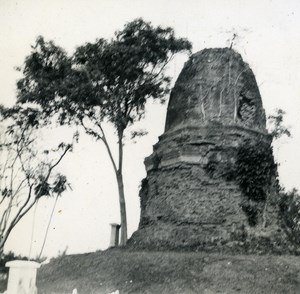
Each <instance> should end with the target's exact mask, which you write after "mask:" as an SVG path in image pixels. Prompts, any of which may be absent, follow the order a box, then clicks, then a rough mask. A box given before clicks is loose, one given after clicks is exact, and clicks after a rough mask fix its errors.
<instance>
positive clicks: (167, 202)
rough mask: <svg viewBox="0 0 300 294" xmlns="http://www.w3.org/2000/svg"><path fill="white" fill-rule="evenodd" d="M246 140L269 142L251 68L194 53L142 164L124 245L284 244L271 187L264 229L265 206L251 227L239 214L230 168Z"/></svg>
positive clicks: (215, 54)
mask: <svg viewBox="0 0 300 294" xmlns="http://www.w3.org/2000/svg"><path fill="white" fill-rule="evenodd" d="M246 140H249V142H251V143H252V144H256V143H258V142H261V141H264V142H266V143H267V144H271V137H270V136H269V135H268V133H267V131H266V118H265V113H264V109H263V107H262V101H261V97H260V93H259V90H258V87H257V84H256V81H255V77H254V75H253V73H252V71H251V69H250V68H249V66H248V65H247V64H246V63H244V62H243V60H242V58H241V56H240V55H239V54H238V53H236V52H235V51H233V50H231V49H228V48H226V49H205V50H203V51H201V52H198V53H196V54H194V55H193V56H192V57H191V58H190V60H189V61H188V62H187V63H186V64H185V66H184V68H183V70H182V72H181V74H180V76H179V78H178V80H177V81H176V84H175V86H174V89H173V91H172V92H171V97H170V101H169V105H168V112H167V120H166V126H165V133H164V134H163V135H162V136H160V138H159V142H158V143H157V144H156V145H154V147H153V154H152V155H150V156H149V157H147V158H146V159H145V165H146V170H147V177H146V179H145V180H144V181H143V185H142V188H141V191H140V198H141V219H140V225H139V229H138V231H137V232H135V233H134V234H133V237H132V238H131V240H130V242H129V243H130V244H132V245H134V246H138V247H164V246H166V247H168V248H170V247H174V248H178V247H186V248H194V247H195V248H204V249H205V248H210V247H211V246H212V247H216V246H217V247H218V246H222V245H224V244H232V242H239V244H240V245H241V246H242V247H243V246H244V245H245V244H247V242H248V241H249V240H250V239H251V238H252V239H253V236H254V235H256V233H257V232H259V231H260V232H262V231H264V233H263V234H264V237H265V236H266V232H267V239H268V242H271V243H272V242H273V243H274V242H275V241H276V238H277V239H278V236H277V235H278V234H279V235H280V238H279V239H280V240H281V241H280V242H283V243H284V244H285V237H282V236H283V234H282V233H281V229H280V228H279V226H278V216H277V213H278V198H277V191H276V189H275V188H274V187H268V188H269V189H270V191H271V192H272V195H271V197H270V201H269V204H268V206H267V209H265V215H264V217H265V218H266V219H267V222H266V224H267V228H262V223H263V216H262V214H263V209H264V203H262V205H261V207H258V218H257V219H258V223H257V225H256V226H255V228H253V227H250V226H249V224H248V219H247V216H246V214H245V212H244V211H243V209H242V204H243V201H245V196H244V195H243V193H242V191H241V190H240V188H239V185H238V184H237V183H236V181H235V178H234V177H232V175H231V167H232V166H233V165H234V163H235V161H236V155H237V148H238V147H239V146H240V145H241V144H243V143H244V142H245V141H246ZM275 235H276V237H275ZM247 238H248V239H247ZM258 239H259V238H258ZM274 240H275V241H274ZM282 240H283V241H282ZM255 242H256V241H255ZM275 243H276V242H275ZM230 246H231V245H230Z"/></svg>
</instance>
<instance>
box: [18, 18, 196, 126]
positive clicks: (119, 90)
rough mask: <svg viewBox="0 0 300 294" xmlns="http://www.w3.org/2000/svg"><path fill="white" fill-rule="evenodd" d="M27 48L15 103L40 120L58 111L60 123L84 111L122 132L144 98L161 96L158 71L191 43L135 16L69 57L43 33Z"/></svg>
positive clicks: (164, 86) (164, 81)
mask: <svg viewBox="0 0 300 294" xmlns="http://www.w3.org/2000/svg"><path fill="white" fill-rule="evenodd" d="M32 49H33V51H32V53H31V54H30V55H29V56H28V57H27V58H26V60H25V64H24V68H23V75H24V77H23V78H22V79H21V80H19V81H18V84H17V88H18V101H19V102H21V103H25V102H31V103H36V104H39V105H40V106H42V110H43V113H44V117H45V118H47V117H49V115H50V116H54V115H56V114H58V120H59V121H60V122H61V123H70V122H71V121H72V122H74V121H77V122H78V120H79V121H80V120H81V119H83V117H84V116H85V115H87V116H88V117H92V116H93V117H95V118H96V119H97V120H98V121H102V120H103V119H104V118H106V119H107V120H108V121H110V122H111V123H113V124H114V126H115V127H116V128H117V129H118V130H123V129H125V128H126V127H127V125H128V124H129V123H132V122H134V121H135V120H138V119H140V118H141V117H142V116H143V114H144V106H145V103H146V100H147V99H148V98H150V97H151V98H153V99H161V100H163V99H164V98H165V94H166V93H167V92H168V90H169V88H168V85H169V81H170V79H169V77H167V76H165V75H164V74H163V69H164V68H165V66H166V65H167V63H168V62H169V61H170V60H171V59H172V57H173V56H174V54H176V53H178V52H183V51H189V50H190V49H191V44H190V43H189V42H188V41H187V40H185V39H181V38H179V39H176V38H175V36H174V31H173V29H171V28H165V29H164V28H161V27H157V28H154V27H152V26H151V24H150V23H147V22H144V21H143V20H142V19H137V20H135V21H132V22H130V23H128V24H126V25H125V27H124V29H123V30H122V31H118V32H116V33H115V38H114V39H112V40H111V41H107V40H105V39H98V40H96V42H94V43H86V44H85V45H83V46H80V47H78V48H77V49H76V51H75V53H74V54H73V56H70V57H69V56H68V55H67V53H66V52H65V51H64V50H63V49H62V48H60V47H58V46H56V45H55V44H54V43H53V42H52V41H49V42H47V41H45V40H44V38H43V37H38V38H37V40H36V44H35V46H33V47H32ZM96 109H97V110H96Z"/></svg>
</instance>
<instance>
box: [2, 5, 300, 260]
mask: <svg viewBox="0 0 300 294" xmlns="http://www.w3.org/2000/svg"><path fill="white" fill-rule="evenodd" d="M138 17H142V18H143V19H144V20H146V21H151V22H152V24H153V25H162V26H171V27H173V28H174V30H175V33H176V36H178V37H186V38H188V39H189V40H190V41H191V42H192V43H193V52H197V51H200V50H202V49H204V48H211V47H226V46H229V45H230V42H231V39H232V36H233V34H237V36H238V38H237V39H236V41H235V43H234V44H233V48H234V49H235V50H237V51H238V52H239V53H240V54H241V55H242V57H243V59H244V60H245V61H246V62H247V63H249V65H250V67H251V68H252V70H253V72H254V74H255V76H256V80H257V83H258V86H259V89H260V92H261V96H262V100H263V105H264V108H265V110H266V114H267V115H270V114H272V113H273V112H274V110H275V109H276V108H281V109H283V110H284V111H286V117H285V124H286V125H287V126H289V127H290V128H291V132H292V138H288V139H287V138H282V139H280V140H278V141H277V142H275V143H274V154H275V158H276V160H277V161H278V163H279V175H280V182H281V184H282V185H283V186H284V187H285V188H286V189H287V190H290V189H292V188H293V187H296V188H298V189H300V181H299V179H300V152H299V147H300V118H299V116H300V83H299V80H300V71H299V69H300V50H299V49H300V1H298V0H273V1H271V0H247V1H246V0H227V1H224V0H210V1H205V0H186V1H180V0H151V1H144V0H122V1H120V0H109V1H106V0H22V1H15V0H0V27H1V31H0V104H4V105H7V106H9V105H13V103H14V102H15V99H16V86H15V85H16V81H17V79H18V78H20V77H21V76H20V73H18V72H17V71H16V70H15V68H16V67H17V66H20V65H22V64H23V62H24V59H25V57H26V55H28V54H29V53H30V50H31V47H30V46H31V45H33V44H34V42H35V39H36V37H37V36H39V35H42V36H44V38H45V39H47V40H54V42H55V43H56V44H57V45H59V46H61V47H63V48H64V49H65V50H67V52H68V53H70V54H72V52H73V51H74V49H75V48H76V47H77V46H80V45H82V44H84V43H85V42H93V41H95V39H96V38H101V37H103V38H108V39H109V38H111V37H113V34H114V32H115V31H116V30H118V29H122V27H123V25H124V24H125V23H126V22H129V21H132V20H133V19H135V18H138ZM187 58H188V57H187V56H185V55H182V56H178V57H176V58H175V60H173V61H172V63H171V64H170V65H169V67H168V69H167V70H168V73H169V75H170V76H171V77H172V79H173V80H172V83H174V82H175V80H176V78H177V76H178V74H179V73H180V70H181V69H182V66H183V64H184V62H185V61H186V60H187ZM166 110H167V104H165V105H160V104H158V103H156V104H153V103H149V104H148V105H147V108H146V116H145V119H144V120H143V121H141V122H139V123H138V124H137V125H136V129H138V128H145V129H147V131H148V132H149V134H148V135H147V136H145V137H143V138H141V139H139V140H138V141H137V142H136V143H133V142H130V141H129V140H128V141H126V145H125V158H124V167H125V168H124V169H125V170H124V181H125V193H126V199H127V213H128V228H129V235H131V234H132V233H133V232H134V231H135V230H136V229H137V227H138V222H139V213H140V211H139V197H138V191H139V185H140V182H141V180H142V179H143V178H144V177H145V176H146V172H145V168H144V164H143V161H144V158H145V157H146V156H148V155H150V154H151V152H152V146H153V145H154V144H155V143H156V142H157V141H158V136H160V135H161V134H162V133H163V130H164V123H165V116H166ZM106 127H107V131H108V133H109V134H112V135H111V136H109V140H110V141H111V143H115V142H116V139H115V137H114V136H113V130H112V129H111V128H110V127H109V126H106ZM73 131H74V129H71V130H70V129H69V128H66V127H65V128H60V129H55V128H53V129H49V130H46V131H43V132H42V133H41V134H40V140H41V141H42V142H44V144H45V145H47V146H48V145H51V144H53V145H55V144H57V143H58V142H60V141H62V140H68V139H69V138H71V136H72V132H73ZM60 169H61V171H62V172H64V173H65V174H67V176H68V179H69V182H70V183H71V185H72V190H70V191H68V192H66V193H65V194H64V195H63V196H62V198H60V199H59V200H58V203H57V206H56V208H55V211H54V216H53V220H52V222H51V225H50V230H49V235H48V238H47V242H46V245H45V248H44V252H43V255H45V256H56V255H58V254H62V252H64V251H66V252H67V253H69V254H71V253H83V252H90V251H95V250H103V249H106V248H107V247H108V245H109V237H110V223H115V222H119V221H120V217H119V207H118V194H117V186H116V181H115V176H114V173H113V169H112V166H111V164H110V162H109V159H108V156H107V154H106V151H105V149H104V147H103V146H102V145H101V142H95V141H94V140H93V139H91V138H90V137H88V136H87V135H85V134H84V133H83V132H81V135H80V141H79V143H78V144H77V145H76V146H75V148H74V151H73V153H72V154H69V155H68V156H67V157H66V158H65V159H64V161H63V163H62V164H61V166H60ZM53 205H54V199H47V200H46V199H45V200H43V201H40V203H39V204H38V206H37V209H36V211H35V212H34V211H33V212H32V213H30V214H28V215H27V216H26V217H25V218H24V219H23V220H22V221H21V222H20V224H18V226H17V227H16V228H15V230H14V231H13V233H12V234H11V236H10V238H9V240H8V243H7V246H6V251H8V250H13V251H15V252H16V253H18V254H23V255H27V256H28V255H30V256H31V257H35V256H36V255H37V254H39V252H40V250H41V246H42V241H43V237H44V234H45V230H46V227H47V224H48V221H49V217H50V214H51V210H52V207H53Z"/></svg>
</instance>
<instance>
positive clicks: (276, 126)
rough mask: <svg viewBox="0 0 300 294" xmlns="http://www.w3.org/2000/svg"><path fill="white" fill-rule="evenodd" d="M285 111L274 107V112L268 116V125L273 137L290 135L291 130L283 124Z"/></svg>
mask: <svg viewBox="0 0 300 294" xmlns="http://www.w3.org/2000/svg"><path fill="white" fill-rule="evenodd" d="M284 115H285V112H284V111H283V110H282V109H276V110H275V114H273V115H269V116H268V123H269V125H270V134H271V135H272V137H273V138H274V139H279V138H280V137H282V136H284V135H285V136H287V137H291V132H290V130H289V128H288V127H286V126H284V125H283V119H284Z"/></svg>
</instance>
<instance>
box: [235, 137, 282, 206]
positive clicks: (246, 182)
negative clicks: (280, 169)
mask: <svg viewBox="0 0 300 294" xmlns="http://www.w3.org/2000/svg"><path fill="white" fill-rule="evenodd" d="M276 176H277V165H276V163H275V162H274V158H273V151H272V147H271V146H270V144H268V143H264V142H259V143H257V144H255V145H254V144H250V143H249V144H248V143H245V144H244V145H242V146H240V147H239V148H238V152H237V162H236V179H237V182H238V183H239V185H240V187H241V189H242V191H243V193H244V194H245V195H246V196H247V197H248V198H249V199H251V200H254V201H265V200H266V193H267V189H268V187H270V185H271V184H272V180H273V179H274V177H275V178H276Z"/></svg>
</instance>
